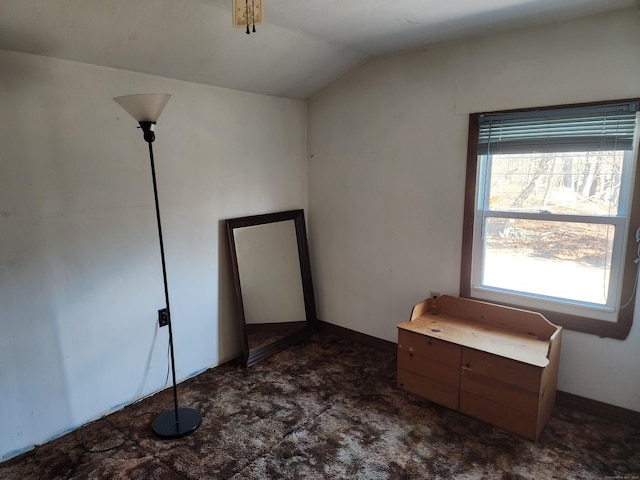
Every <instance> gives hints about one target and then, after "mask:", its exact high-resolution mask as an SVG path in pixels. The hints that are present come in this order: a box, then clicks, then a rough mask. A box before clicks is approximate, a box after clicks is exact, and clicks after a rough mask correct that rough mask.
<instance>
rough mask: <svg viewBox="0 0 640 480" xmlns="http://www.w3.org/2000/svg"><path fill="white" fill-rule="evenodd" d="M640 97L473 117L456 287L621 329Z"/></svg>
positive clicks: (581, 324)
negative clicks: (457, 285) (460, 255)
mask: <svg viewBox="0 0 640 480" xmlns="http://www.w3.org/2000/svg"><path fill="white" fill-rule="evenodd" d="M637 117H638V102H637V101H624V102H615V103H613V102H612V103H607V104H590V105H580V106H569V107H562V108H546V109H537V110H526V111H513V112H502V113H491V114H474V115H472V116H471V119H470V129H469V132H470V133H469V153H468V159H467V194H466V199H465V224H464V232H463V258H462V271H461V283H460V294H461V295H462V296H466V297H472V298H478V299H482V300H487V301H491V302H495V303H503V304H507V305H513V306H519V307H522V308H528V309H532V310H536V311H540V312H541V313H543V314H545V316H546V317H547V318H548V319H549V320H550V321H551V322H553V323H556V324H558V325H563V326H565V327H567V328H570V329H572V330H578V331H583V332H588V333H594V334H597V335H600V336H608V337H613V338H621V339H622V338H626V336H627V335H628V332H629V330H630V327H631V322H632V319H633V308H634V305H633V304H634V301H635V298H634V294H635V290H636V287H637V283H636V282H637V272H638V261H637V259H638V257H639V254H638V239H637V237H636V232H639V234H640V192H639V190H640V185H639V183H640V181H639V179H640V175H638V174H636V163H637V156H638V148H637V145H638V136H637V133H636V132H637V130H638V129H637V124H638V118H637Z"/></svg>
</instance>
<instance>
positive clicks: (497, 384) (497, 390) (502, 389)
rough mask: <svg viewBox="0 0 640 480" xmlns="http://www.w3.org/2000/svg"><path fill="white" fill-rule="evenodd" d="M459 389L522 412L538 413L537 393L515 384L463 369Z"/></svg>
mask: <svg viewBox="0 0 640 480" xmlns="http://www.w3.org/2000/svg"><path fill="white" fill-rule="evenodd" d="M460 391H462V392H466V393H471V394H473V395H475V396H477V397H480V398H484V399H486V400H490V401H492V402H494V403H496V404H500V405H505V406H507V407H510V408H513V409H514V410H518V411H520V412H523V413H527V414H529V415H534V416H536V415H537V414H538V394H536V393H534V392H532V391H531V390H527V389H525V388H522V387H518V386H516V385H512V384H509V383H504V382H501V381H499V380H495V379H493V378H491V377H485V376H484V375H477V374H475V373H473V372H471V371H468V370H463V371H462V378H461V379H460Z"/></svg>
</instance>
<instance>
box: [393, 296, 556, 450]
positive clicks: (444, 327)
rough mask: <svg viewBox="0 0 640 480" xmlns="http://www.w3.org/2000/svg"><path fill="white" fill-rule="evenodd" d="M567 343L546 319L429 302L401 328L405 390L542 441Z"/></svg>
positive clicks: (461, 301) (456, 302) (464, 303)
mask: <svg viewBox="0 0 640 480" xmlns="http://www.w3.org/2000/svg"><path fill="white" fill-rule="evenodd" d="M561 338H562V329H561V328H560V327H557V326H555V325H553V324H552V323H550V322H549V321H548V320H547V319H546V318H544V317H543V316H542V315H541V314H539V313H535V312H529V311H526V310H520V309H517V308H510V307H503V306H500V305H493V304H490V303H486V302H480V301H476V300H469V299H465V298H458V297H451V296H447V295H443V296H441V297H438V298H437V299H433V300H432V299H428V300H425V301H423V302H421V303H419V304H417V305H416V306H415V307H414V308H413V311H412V313H411V320H410V321H409V322H404V323H401V324H399V325H398V386H399V387H400V388H402V389H404V390H406V391H408V392H411V393H414V394H416V395H419V396H421V397H424V398H426V399H429V400H432V401H434V402H436V403H439V404H441V405H444V406H446V407H448V408H451V409H454V410H459V411H460V412H462V413H464V414H467V415H469V416H472V417H475V418H478V419H480V420H483V421H485V422H488V423H491V424H493V425H496V426H498V427H501V428H504V429H505V430H509V431H511V432H513V433H516V434H518V435H521V436H523V437H526V438H529V439H531V440H535V439H537V438H538V436H539V435H540V432H541V431H542V428H543V427H544V425H545V424H546V423H547V420H549V417H550V416H551V412H552V410H553V406H554V404H555V398H556V384H557V380H558V363H559V360H560V342H561Z"/></svg>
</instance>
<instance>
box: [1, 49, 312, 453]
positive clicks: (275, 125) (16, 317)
mask: <svg viewBox="0 0 640 480" xmlns="http://www.w3.org/2000/svg"><path fill="white" fill-rule="evenodd" d="M142 92H166V93H171V94H172V95H173V97H172V98H171V100H170V101H169V103H168V105H167V107H166V109H165V111H164V112H163V114H162V116H161V118H160V121H159V122H158V127H157V130H156V138H157V139H156V142H155V143H154V153H155V159H156V169H157V177H158V189H159V197H160V206H161V211H162V221H163V231H164V232H163V233H164V243H165V251H166V257H167V270H168V277H169V290H170V300H171V309H172V318H173V322H174V327H173V328H174V337H175V353H176V363H177V377H178V379H185V378H186V377H189V376H191V375H194V374H195V373H196V372H200V371H202V370H204V369H207V368H209V367H211V366H215V365H217V364H219V363H222V362H224V361H226V360H229V359H231V358H233V357H235V356H236V355H237V354H239V352H240V349H239V344H238V338H239V335H238V334H239V332H238V330H237V327H236V326H235V323H234V321H233V318H232V313H233V311H234V310H235V308H234V306H233V295H234V294H233V291H232V288H233V287H232V285H233V284H232V283H231V282H230V276H231V268H230V264H229V257H228V252H227V245H226V237H225V236H224V235H225V234H224V230H223V226H222V225H221V220H222V219H225V218H230V217H235V216H243V215H249V214H257V213H266V212H272V211H278V210H286V209H292V208H306V198H307V182H306V178H307V167H306V123H305V122H306V105H305V103H303V102H299V101H293V100H285V99H280V98H273V97H266V96H260V95H253V94H248V93H242V92H238V91H233V90H226V89H221V88H213V87H206V86H202V85H197V84H192V83H186V82H180V81H175V80H169V79H164V78H160V77H154V76H148V75H141V74H136V73H131V72H126V71H121V70H114V69H108V68H101V67H95V66H91V65H86V64H80V63H74V62H68V61H61V60H55V59H50V58H44V57H38V56H32V55H25V54H17V53H10V52H6V51H0V112H2V113H1V119H0V139H2V141H1V147H0V325H1V327H2V333H1V334H0V406H1V408H0V425H2V433H1V434H0V459H6V458H9V457H11V456H14V455H16V454H17V453H20V452H21V451H24V450H25V449H28V448H30V447H31V446H33V445H34V444H36V443H42V442H44V441H47V440H48V439H50V438H52V437H55V436H57V435H60V434H61V433H63V432H65V431H67V430H69V429H72V428H74V427H76V426H78V425H80V424H83V423H85V422H87V421H89V420H92V419H95V418H97V417H100V416H102V415H103V414H104V413H107V412H110V411H112V410H116V409H119V408H121V407H122V406H123V405H126V404H128V403H131V402H132V401H133V400H135V399H137V398H139V397H141V396H144V395H147V394H149V393H151V392H154V391H156V390H159V389H161V388H163V386H164V385H165V376H166V372H167V355H166V351H167V335H168V332H167V329H166V328H163V329H158V328H157V327H156V324H157V310H158V309H159V308H163V307H164V292H163V284H162V270H161V263H160V253H159V247H158V237H157V229H156V223H155V222H156V219H155V209H154V203H153V190H152V183H151V173H150V168H149V155H148V150H147V144H146V143H145V142H144V140H143V138H142V134H141V131H140V130H138V129H137V128H136V122H135V121H134V120H133V119H132V118H131V117H130V116H129V115H128V114H127V113H126V112H125V111H124V110H122V109H121V108H120V107H119V106H118V105H117V104H116V103H115V102H114V101H113V100H112V98H113V97H115V96H118V95H125V94H129V93H142Z"/></svg>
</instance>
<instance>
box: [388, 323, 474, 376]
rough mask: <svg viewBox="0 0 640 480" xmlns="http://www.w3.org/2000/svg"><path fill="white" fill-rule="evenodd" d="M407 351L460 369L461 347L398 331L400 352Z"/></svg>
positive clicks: (405, 331) (401, 330) (413, 333)
mask: <svg viewBox="0 0 640 480" xmlns="http://www.w3.org/2000/svg"><path fill="white" fill-rule="evenodd" d="M400 351H406V352H410V353H414V354H418V355H420V356H422V357H424V358H430V359H433V360H437V361H439V362H440V363H444V364H447V365H451V366H454V367H456V368H460V361H461V351H462V348H461V347H460V345H455V344H453V343H449V342H445V341H442V340H438V339H437V338H433V337H429V336H427V335H422V334H420V333H415V332H410V331H407V330H403V329H398V352H400Z"/></svg>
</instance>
